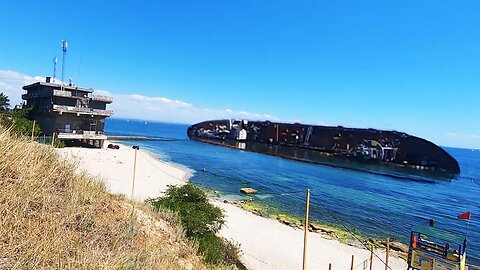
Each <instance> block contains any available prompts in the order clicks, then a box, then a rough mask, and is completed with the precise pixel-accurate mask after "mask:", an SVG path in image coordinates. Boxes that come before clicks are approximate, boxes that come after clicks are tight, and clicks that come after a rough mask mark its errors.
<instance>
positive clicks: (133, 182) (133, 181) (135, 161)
mask: <svg viewBox="0 0 480 270" xmlns="http://www.w3.org/2000/svg"><path fill="white" fill-rule="evenodd" d="M134 149H135V158H134V160H133V179H132V195H131V196H130V199H131V200H133V190H134V189H135V171H136V169H137V148H134Z"/></svg>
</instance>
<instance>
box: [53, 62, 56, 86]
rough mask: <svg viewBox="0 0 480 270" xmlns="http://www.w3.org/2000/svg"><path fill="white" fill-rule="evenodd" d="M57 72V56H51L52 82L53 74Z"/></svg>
mask: <svg viewBox="0 0 480 270" xmlns="http://www.w3.org/2000/svg"><path fill="white" fill-rule="evenodd" d="M56 73H57V57H56V56H55V57H53V82H55V74H56Z"/></svg>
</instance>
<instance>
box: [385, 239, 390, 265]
mask: <svg viewBox="0 0 480 270" xmlns="http://www.w3.org/2000/svg"><path fill="white" fill-rule="evenodd" d="M389 255H390V237H388V238H387V252H386V253H385V270H388V256H389Z"/></svg>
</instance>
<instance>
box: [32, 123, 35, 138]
mask: <svg viewBox="0 0 480 270" xmlns="http://www.w3.org/2000/svg"><path fill="white" fill-rule="evenodd" d="M33 135H35V120H33V125H32V141H33V137H34V136H33Z"/></svg>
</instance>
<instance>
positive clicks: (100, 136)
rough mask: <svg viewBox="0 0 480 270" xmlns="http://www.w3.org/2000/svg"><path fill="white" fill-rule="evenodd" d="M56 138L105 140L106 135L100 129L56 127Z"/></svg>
mask: <svg viewBox="0 0 480 270" xmlns="http://www.w3.org/2000/svg"><path fill="white" fill-rule="evenodd" d="M57 138H58V139H59V140H106V139H107V136H106V135H105V133H103V132H100V131H87V130H64V129H58V130H57Z"/></svg>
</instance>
